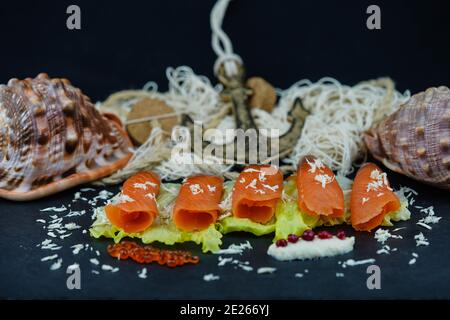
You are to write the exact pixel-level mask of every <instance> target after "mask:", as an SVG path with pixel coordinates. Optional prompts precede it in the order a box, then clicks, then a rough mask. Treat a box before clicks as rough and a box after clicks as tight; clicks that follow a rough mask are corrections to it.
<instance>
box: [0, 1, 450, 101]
mask: <svg viewBox="0 0 450 320" xmlns="http://www.w3.org/2000/svg"><path fill="white" fill-rule="evenodd" d="M373 3H376V4H378V5H379V6H380V7H381V20H382V29H381V30H368V29H367V28H366V19H367V17H368V15H367V14H366V9H367V7H368V5H370V4H373ZM446 3H448V1H444V0H442V1H436V0H433V1H414V0H413V1H407V0H397V1H364V0H358V1H348V0H343V1H331V0H330V1H257V0H237V1H232V2H231V5H230V7H229V11H228V12H227V14H226V17H225V23H224V30H225V32H227V34H228V35H229V37H230V39H231V40H232V42H233V45H234V49H235V52H236V53H238V54H239V55H241V57H242V58H243V60H244V63H245V65H246V67H247V71H248V74H249V75H260V76H263V77H265V78H266V79H268V80H269V81H270V82H272V83H273V84H274V85H275V86H276V87H279V88H287V87H289V86H290V85H291V84H293V83H294V82H296V81H298V80H300V79H304V78H309V79H311V80H313V81H316V80H318V79H320V78H321V77H324V76H331V77H335V78H337V79H338V80H339V81H341V82H342V83H345V84H355V83H357V82H359V81H362V80H366V79H371V78H376V77H379V76H387V75H388V76H391V77H392V78H393V79H394V80H395V81H396V82H397V84H398V88H399V89H400V90H401V91H404V90H406V89H411V91H412V92H417V91H422V90H424V89H426V88H427V87H429V86H436V85H447V86H448V85H450V59H449V56H450V55H449V52H450V50H449V45H450V44H449V32H450V22H449V21H450V19H449V18H448V17H449V11H448V5H447V4H446ZM70 4H78V5H79V6H80V8H81V16H82V18H81V19H82V29H81V30H79V31H77V30H74V31H70V30H68V29H67V28H66V19H67V17H68V15H67V14H66V8H67V6H68V5H70ZM213 4H214V1H137V0H128V1H120V2H119V1H117V2H116V1H101V0H100V1H48V0H47V1H46V0H42V1H3V2H2V4H1V5H0V34H1V43H2V46H1V50H0V61H1V62H0V63H1V65H0V66H1V72H0V82H3V83H4V82H6V81H7V80H8V79H9V78H12V77H17V78H25V77H28V76H35V75H36V74H38V73H39V72H47V73H48V74H49V75H50V76H54V77H67V78H69V79H70V80H71V81H72V82H73V83H74V84H76V85H77V86H79V87H80V88H81V89H82V90H83V91H85V93H86V94H88V95H89V96H91V98H92V99H93V100H94V101H96V100H103V99H105V98H106V97H107V96H108V95H109V94H110V93H112V92H114V91H118V90H122V89H129V88H140V87H142V86H143V85H144V84H145V83H146V82H147V81H149V80H152V81H156V82H157V83H158V84H159V85H160V88H161V89H162V90H165V89H166V88H167V80H166V77H165V69H166V67H168V66H173V67H176V66H180V65H188V66H190V67H192V68H193V70H194V71H195V72H196V73H198V74H203V75H206V76H208V77H209V78H210V79H211V80H212V81H213V82H214V78H213V71H212V66H213V63H214V61H215V55H214V53H213V51H212V49H211V44H210V42H211V31H210V26H209V14H210V10H211V8H212V6H213Z"/></svg>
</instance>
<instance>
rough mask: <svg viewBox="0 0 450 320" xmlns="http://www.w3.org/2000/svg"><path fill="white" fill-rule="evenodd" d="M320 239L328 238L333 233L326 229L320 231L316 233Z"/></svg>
mask: <svg viewBox="0 0 450 320" xmlns="http://www.w3.org/2000/svg"><path fill="white" fill-rule="evenodd" d="M317 235H318V236H319V238H320V239H330V238H332V237H333V235H332V234H331V233H330V232H328V231H320V232H319V233H318V234H317Z"/></svg>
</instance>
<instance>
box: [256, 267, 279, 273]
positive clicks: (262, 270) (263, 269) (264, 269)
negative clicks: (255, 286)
mask: <svg viewBox="0 0 450 320" xmlns="http://www.w3.org/2000/svg"><path fill="white" fill-rule="evenodd" d="M275 271H277V268H271V267H261V268H258V270H256V273H257V274H263V273H274V272H275Z"/></svg>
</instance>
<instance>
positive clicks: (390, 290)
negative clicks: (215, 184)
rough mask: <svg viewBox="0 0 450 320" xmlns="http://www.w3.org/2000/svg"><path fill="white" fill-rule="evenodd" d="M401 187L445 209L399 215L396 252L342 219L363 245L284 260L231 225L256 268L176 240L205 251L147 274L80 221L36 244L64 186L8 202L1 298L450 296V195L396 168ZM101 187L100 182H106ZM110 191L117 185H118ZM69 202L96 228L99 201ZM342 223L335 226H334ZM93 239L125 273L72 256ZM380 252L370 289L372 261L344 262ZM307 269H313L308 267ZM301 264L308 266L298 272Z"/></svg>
mask: <svg viewBox="0 0 450 320" xmlns="http://www.w3.org/2000/svg"><path fill="white" fill-rule="evenodd" d="M390 180H391V182H392V184H393V186H394V187H396V188H397V187H398V186H399V185H407V186H409V187H412V188H414V189H416V190H417V191H418V192H419V195H418V196H416V203H415V204H414V205H420V206H424V207H427V206H430V205H433V206H434V208H435V212H436V215H438V216H442V217H443V218H442V220H441V221H440V223H438V224H436V225H433V229H432V230H427V229H424V228H422V227H420V226H418V225H416V222H417V220H418V219H419V218H420V217H422V216H423V214H422V213H419V212H418V210H417V209H414V208H413V209H412V219H411V220H410V221H408V222H402V223H397V224H396V225H395V227H396V228H397V227H406V229H402V230H400V231H397V232H395V233H396V234H399V235H402V236H403V238H404V239H402V240H399V239H390V240H388V242H387V244H389V245H390V246H391V247H392V248H393V247H396V248H398V251H396V252H392V253H391V254H390V255H377V254H376V251H377V250H378V249H379V248H380V246H381V245H380V244H379V243H378V242H377V241H376V240H375V239H374V233H373V232H372V233H365V232H364V233H363V232H353V231H352V229H351V228H350V227H344V228H343V229H344V230H346V231H347V233H348V234H355V236H356V245H355V250H354V251H353V252H351V253H349V254H346V255H343V256H338V257H334V258H325V259H322V260H313V261H295V262H278V261H275V260H274V259H272V258H271V257H269V256H268V255H267V254H266V250H267V247H268V246H269V244H270V243H271V236H265V237H260V238H258V237H255V236H252V235H249V234H246V233H235V234H229V235H226V236H225V237H224V244H223V247H227V246H228V245H229V244H231V243H242V242H245V241H246V240H249V241H250V242H251V244H252V246H253V248H254V249H253V250H246V251H245V252H244V254H243V255H242V256H233V257H235V258H237V259H239V260H241V261H249V263H250V265H251V266H252V267H254V268H255V270H254V271H252V272H246V271H244V270H241V269H234V268H233V266H231V265H226V266H224V267H218V266H217V262H218V256H217V255H213V254H202V253H201V251H200V248H199V247H198V246H196V245H195V244H183V245H177V246H176V247H177V248H183V249H188V250H192V251H193V252H194V253H196V254H199V255H200V258H201V262H200V264H199V265H188V266H185V267H181V268H177V269H169V268H166V267H162V266H158V265H148V266H147V269H148V277H147V279H140V278H138V276H137V272H138V271H139V270H141V268H142V265H139V264H136V263H134V262H131V261H117V260H115V259H113V258H111V257H109V256H108V255H107V253H106V246H107V245H108V244H109V243H111V240H108V239H99V240H97V239H93V238H90V237H89V234H88V233H86V234H83V233H82V231H81V230H82V229H79V230H75V231H74V232H73V234H72V236H70V237H68V238H66V239H64V240H60V241H55V243H60V244H61V245H63V248H62V249H61V250H58V251H54V252H53V251H49V250H41V249H40V248H38V247H36V245H37V244H38V243H40V242H41V241H42V240H44V239H45V238H49V237H48V236H46V231H45V230H44V229H42V224H41V223H39V222H36V219H45V220H49V216H50V215H53V214H56V215H63V214H66V212H64V213H52V212H40V211H39V210H40V209H43V208H46V207H51V206H57V207H59V206H61V205H63V204H65V205H68V204H70V203H72V199H73V195H74V192H76V191H77V190H78V189H72V190H69V191H66V192H63V193H61V194H58V195H55V196H52V197H49V198H47V199H42V200H39V201H34V202H29V203H14V202H9V201H4V200H2V201H0V226H1V232H0V252H1V253H2V257H1V259H0V297H1V298H71V299H72V298H83V299H84V298H88V299H98V298H100V299H103V298H123V299H135V298H137V299H141V298H142V299H144V298H145V299H147V298H150V299H200V298H201V299H231V298H234V299H281V298H295V299H322V298H327V299H347V298H353V299H372V298H376V299H379V298H387V299H394V298H401V299H409V298H414V299H417V298H447V299H449V298H450V277H449V275H448V272H449V271H448V266H449V265H450V251H449V250H448V245H449V244H450V233H449V232H448V230H450V219H449V218H448V212H449V211H450V201H449V194H448V192H446V191H443V190H438V189H434V188H432V187H428V186H425V185H422V184H419V183H416V182H413V181H412V180H410V179H407V178H405V177H401V176H399V175H396V174H393V173H390ZM98 190H101V189H98ZM110 190H112V191H116V190H118V188H110ZM97 193H98V192H84V193H83V195H91V196H95V195H97ZM71 209H73V210H81V209H86V210H87V213H86V214H85V215H84V216H81V217H74V218H65V220H64V222H66V223H67V222H70V221H74V222H76V223H77V224H79V225H82V226H83V228H86V229H88V227H89V225H90V223H91V213H92V209H91V208H90V206H89V205H87V204H86V203H85V202H83V201H77V202H75V203H72V204H71ZM332 230H336V228H332ZM419 232H423V233H424V235H425V236H426V238H428V240H429V241H430V246H427V247H425V246H420V247H416V244H415V241H414V235H416V234H417V233H419ZM78 243H83V244H84V243H89V244H90V245H91V246H92V247H93V250H99V251H100V253H101V256H100V257H99V260H100V263H104V264H109V265H112V266H114V267H116V266H117V267H119V268H120V270H119V272H116V273H111V272H109V271H102V270H100V274H98V275H97V274H93V273H92V272H91V270H92V269H97V270H99V269H100V268H99V267H95V266H94V265H92V264H91V263H90V262H89V259H90V258H92V257H95V253H94V251H90V250H88V251H81V252H80V253H79V254H78V255H73V254H72V250H71V249H70V246H71V245H74V244H78ZM55 252H56V253H58V254H59V256H60V257H62V258H63V266H62V267H61V269H59V270H56V271H50V270H49V267H50V265H51V262H41V261H40V259H41V258H42V257H44V256H47V255H51V254H53V253H55ZM412 252H416V253H417V254H418V255H419V257H418V259H417V262H416V263H415V264H413V265H409V264H408V262H409V260H410V259H411V258H412V255H411V253H412ZM367 258H375V259H376V262H375V264H377V265H378V266H379V267H380V269H381V289H380V290H369V289H367V286H366V281H367V277H368V276H369V275H368V274H367V273H366V268H367V266H368V265H360V266H354V267H347V268H345V269H344V268H342V267H341V266H340V265H339V264H338V261H345V260H347V259H355V260H360V259H367ZM75 262H76V263H79V264H80V269H81V289H80V290H69V289H67V287H66V280H67V277H68V276H69V274H67V273H66V268H67V266H68V265H70V264H72V263H75ZM267 266H270V267H275V268H277V271H276V273H275V274H262V275H261V274H260V275H258V274H257V273H256V269H257V268H259V267H267ZM305 269H307V270H308V272H307V273H305ZM337 272H342V273H344V277H343V278H338V277H336V273H337ZM208 273H213V274H216V275H219V276H220V280H218V281H211V282H205V281H204V280H203V275H205V274H208ZM295 273H303V277H302V278H296V277H295V276H294V275H295Z"/></svg>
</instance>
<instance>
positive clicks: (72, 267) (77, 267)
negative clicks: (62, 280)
mask: <svg viewBox="0 0 450 320" xmlns="http://www.w3.org/2000/svg"><path fill="white" fill-rule="evenodd" d="M79 268H80V265H79V264H78V263H76V262H75V263H74V264H71V265H70V266H68V267H67V270H75V269H79Z"/></svg>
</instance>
